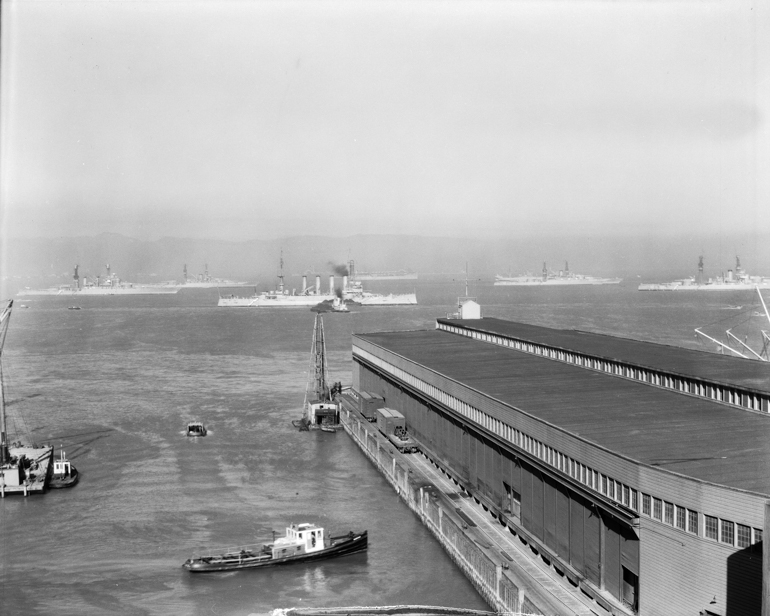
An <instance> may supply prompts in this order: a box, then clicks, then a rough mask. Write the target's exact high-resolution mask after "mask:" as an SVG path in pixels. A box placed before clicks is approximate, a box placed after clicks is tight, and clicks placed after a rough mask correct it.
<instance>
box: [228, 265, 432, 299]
mask: <svg viewBox="0 0 770 616" xmlns="http://www.w3.org/2000/svg"><path fill="white" fill-rule="evenodd" d="M349 265H350V266H352V265H353V263H352V261H351V262H350V264H349ZM344 269H345V271H346V272H348V273H350V269H349V268H344ZM354 271H355V270H354ZM284 278H285V277H284V274H283V256H281V260H280V273H279V274H278V288H277V289H275V290H272V291H264V292H262V293H259V292H257V291H256V290H255V292H254V294H253V295H251V296H249V297H238V296H236V295H234V294H231V295H226V296H222V295H220V297H219V302H218V304H217V305H218V306H220V307H225V308H232V307H252V308H271V307H273V308H286V307H291V306H294V307H303V306H304V307H307V308H312V307H315V306H318V305H319V304H322V303H324V302H326V303H328V304H333V303H334V301H335V299H336V298H337V291H336V290H335V276H334V274H330V275H329V287H328V291H325V290H324V289H322V287H321V276H320V275H318V274H317V275H316V277H315V280H316V282H315V285H313V286H308V282H307V275H303V276H302V288H301V289H300V290H299V291H297V290H296V289H293V290H291V291H290V290H289V289H287V288H286V285H285V283H284ZM341 294H342V299H343V300H344V302H345V304H354V305H359V306H414V305H416V304H417V295H416V294H415V293H402V294H395V293H389V294H387V295H384V294H381V293H372V292H370V291H366V290H364V288H363V284H362V283H361V282H360V281H358V280H353V279H352V278H351V277H349V276H348V275H347V274H345V275H343V276H342V287H341Z"/></svg>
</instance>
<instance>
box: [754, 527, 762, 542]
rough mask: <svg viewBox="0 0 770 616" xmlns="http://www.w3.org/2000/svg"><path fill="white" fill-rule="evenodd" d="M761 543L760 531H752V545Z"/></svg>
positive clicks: (757, 529)
mask: <svg viewBox="0 0 770 616" xmlns="http://www.w3.org/2000/svg"><path fill="white" fill-rule="evenodd" d="M761 542H762V530H761V529H759V528H755V529H754V543H761Z"/></svg>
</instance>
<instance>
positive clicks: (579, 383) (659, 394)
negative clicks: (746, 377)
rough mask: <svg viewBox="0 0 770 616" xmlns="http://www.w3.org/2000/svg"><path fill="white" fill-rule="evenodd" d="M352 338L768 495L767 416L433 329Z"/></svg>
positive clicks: (652, 456) (627, 450)
mask: <svg viewBox="0 0 770 616" xmlns="http://www.w3.org/2000/svg"><path fill="white" fill-rule="evenodd" d="M485 321H486V319H485ZM354 338H361V339H362V340H366V341H369V342H371V343H373V344H375V345H377V346H380V347H382V348H384V349H386V350H388V351H391V352H393V353H396V354H398V355H400V356H402V357H404V358H406V359H408V360H411V361H413V362H416V363H418V364H421V365H423V366H425V367H426V368H429V369H431V370H433V371H435V372H437V373H439V374H441V375H444V376H446V377H448V378H450V379H452V380H454V381H457V382H458V383H461V384H463V385H465V386H467V387H470V388H473V389H475V390H477V391H479V392H481V393H482V394H486V395H488V396H490V397H492V398H495V399H497V400H499V401H501V402H503V403H505V404H507V405H510V406H513V407H515V408H517V409H519V410H521V411H524V412H525V413H528V414H530V415H532V416H533V417H535V418H537V419H540V420H542V421H545V422H548V423H549V424H552V425H554V426H557V427H559V428H561V429H563V430H565V431H567V432H569V433H571V434H574V435H576V436H579V437H580V438H583V439H585V440H587V441H590V442H593V443H596V444H598V445H600V446H602V447H604V448H606V449H608V450H610V451H613V452H616V453H618V454H621V455H623V456H626V457H628V458H631V459H634V460H637V461H639V462H642V463H644V464H649V465H652V466H659V467H660V468H664V469H667V470H671V471H674V472H678V473H681V474H684V475H688V476H691V477H694V478H697V479H701V480H704V481H709V482H713V483H716V484H722V485H726V486H731V487H734V488H739V489H744V490H750V491H753V492H759V493H762V494H770V417H768V416H766V415H763V414H759V413H754V412H750V411H746V410H742V409H738V408H734V407H730V406H728V405H724V404H719V403H717V402H711V401H709V400H705V399H701V398H696V397H692V396H686V395H683V394H680V393H677V392H674V391H670V390H665V389H661V388H657V387H652V386H650V385H647V384H645V383H642V382H637V381H631V380H628V379H623V378H618V377H615V376H612V375H610V374H605V373H601V372H596V371H593V370H586V369H585V368H581V367H579V366H575V365H572V364H567V363H563V362H557V361H552V360H549V359H547V358H544V357H539V356H536V355H532V354H529V353H523V352H520V351H516V350H513V349H510V348H504V347H499V346H495V345H490V344H487V343H484V342H479V341H476V340H473V339H471V338H466V337H463V336H456V335H452V334H448V333H446V332H441V331H436V330H432V331H411V332H386V333H373V334H358V335H356V336H355V337H354ZM603 338H609V337H608V336H607V337H603ZM354 343H355V340H354ZM607 345H608V348H609V347H610V346H611V342H610V341H609V340H608V341H607ZM621 346H622V345H621ZM665 350H668V347H664V349H658V350H657V354H658V355H657V357H659V358H660V357H663V356H664V355H665ZM723 359H727V358H723ZM734 361H738V360H734ZM741 364H743V362H741ZM513 375H515V376H516V378H511V376H513ZM502 408H504V407H502ZM503 412H504V411H503Z"/></svg>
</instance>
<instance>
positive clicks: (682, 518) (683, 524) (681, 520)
mask: <svg viewBox="0 0 770 616" xmlns="http://www.w3.org/2000/svg"><path fill="white" fill-rule="evenodd" d="M686 520H687V512H686V510H685V508H684V507H679V506H677V508H676V527H677V528H681V529H682V530H686V528H687V521H686Z"/></svg>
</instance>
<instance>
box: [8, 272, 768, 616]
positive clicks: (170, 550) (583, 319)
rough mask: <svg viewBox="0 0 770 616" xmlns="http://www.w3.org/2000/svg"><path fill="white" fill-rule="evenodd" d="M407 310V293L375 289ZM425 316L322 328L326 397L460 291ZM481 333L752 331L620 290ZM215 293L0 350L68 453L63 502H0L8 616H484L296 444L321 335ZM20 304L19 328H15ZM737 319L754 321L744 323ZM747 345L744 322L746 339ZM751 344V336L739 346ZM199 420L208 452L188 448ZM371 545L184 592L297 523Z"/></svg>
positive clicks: (15, 404)
mask: <svg viewBox="0 0 770 616" xmlns="http://www.w3.org/2000/svg"><path fill="white" fill-rule="evenodd" d="M368 286H370V287H373V288H374V290H382V291H385V292H387V291H391V290H393V291H407V290H411V289H412V288H413V287H415V283H413V282H408V283H389V284H388V285H386V284H384V283H381V284H380V285H379V288H377V285H376V284H371V285H368ZM416 288H417V293H418V298H419V300H420V302H421V305H420V306H415V307H398V308H366V309H364V308H360V309H358V310H357V311H356V312H353V313H352V314H349V315H327V316H326V317H325V320H324V322H325V328H326V335H327V343H328V350H329V356H330V357H329V358H330V371H331V374H332V378H333V379H334V380H340V381H342V382H343V384H349V383H350V381H351V376H350V371H351V366H352V362H351V358H350V334H351V332H367V331H382V330H403V329H424V328H432V327H433V326H434V320H435V318H436V317H437V316H444V315H445V314H446V313H447V312H448V311H451V310H453V303H454V302H455V301H456V296H457V294H458V291H459V288H458V286H457V284H452V283H449V282H442V281H438V280H436V281H419V282H418V283H417V284H416ZM472 292H473V293H474V294H476V295H477V296H478V298H479V301H480V303H481V304H482V307H483V310H484V314H485V315H486V316H498V317H502V318H509V319H513V320H521V321H524V322H529V323H534V324H540V325H548V326H553V327H567V328H577V329H584V330H589V331H598V332H605V333H611V334H618V335H623V336H628V337H634V338H639V339H645V340H652V341H657V342H663V343H666V344H674V345H679V346H688V347H691V348H704V347H703V346H702V345H700V344H699V343H698V342H697V341H696V339H695V337H694V334H693V328H694V327H697V326H701V325H707V324H715V325H714V328H715V329H714V331H715V332H716V331H718V330H719V328H721V331H723V330H724V328H725V327H726V326H727V325H725V327H721V324H719V323H717V322H718V321H720V320H729V319H730V318H733V317H737V316H738V315H740V314H744V308H741V309H739V308H738V306H741V307H746V306H748V305H749V304H751V303H753V302H756V293H754V294H753V295H752V293H746V292H744V293H710V294H702V293H639V292H637V291H636V290H635V289H634V288H633V287H630V286H620V287H618V286H608V287H579V288H569V289H565V288H561V289H560V288H544V289H528V288H520V287H493V286H492V285H491V284H488V283H487V284H478V285H477V288H475V289H472ZM216 299H217V292H216V290H186V291H183V292H180V293H179V294H178V295H170V296H136V297H86V298H78V299H77V302H78V304H79V305H80V306H81V308H82V309H81V310H79V311H74V310H67V307H68V306H69V305H72V304H73V302H74V301H75V300H73V299H72V298H61V297H39V298H20V299H18V300H17V301H16V302H15V304H16V307H15V309H14V314H13V316H12V319H11V323H10V329H9V333H8V338H7V340H6V345H5V353H4V356H5V361H4V367H5V371H6V385H7V392H6V396H7V399H8V401H9V412H10V413H11V416H12V418H11V421H10V424H9V429H10V432H11V438H12V439H13V438H14V435H13V433H14V431H15V428H16V429H19V430H20V431H26V432H28V433H29V434H30V435H31V438H32V439H33V440H34V441H36V442H38V443H50V444H53V445H56V446H57V448H58V446H59V445H60V444H61V445H63V446H64V449H65V451H66V452H67V455H68V457H69V458H70V459H71V460H72V461H73V463H74V464H75V465H76V466H77V468H78V469H79V471H80V472H81V473H82V477H81V482H80V484H79V485H78V486H77V487H75V488H74V489H71V490H59V491H52V492H49V493H48V494H46V495H44V496H35V497H29V498H23V497H9V498H6V499H4V500H2V501H0V613H2V614H105V613H110V614H201V615H202V614H243V615H245V614H251V613H265V612H268V611H269V610H270V609H273V608H276V607H291V606H301V605H316V606H321V605H372V604H401V603H425V604H434V605H449V606H458V607H468V608H476V609H485V608H486V604H485V603H484V602H483V600H482V599H481V598H480V597H479V596H478V595H477V593H476V592H475V590H474V589H473V587H472V586H471V585H470V583H469V582H468V581H467V580H466V579H465V577H464V576H463V575H462V574H461V573H460V572H459V571H458V570H456V569H455V567H454V565H453V564H452V562H451V561H450V560H449V558H448V557H447V556H446V555H445V554H444V552H443V550H442V549H441V547H440V546H439V545H438V544H437V543H436V542H435V541H434V540H433V539H432V537H431V536H430V535H429V533H428V532H427V531H426V530H425V529H424V528H423V526H422V525H421V524H420V522H419V521H418V519H417V518H416V517H415V516H414V515H413V514H412V513H411V512H410V511H409V509H408V508H407V507H406V506H405V505H404V504H403V503H401V502H400V501H399V499H398V498H397V497H396V495H395V493H394V492H393V490H392V489H391V488H390V486H389V485H388V484H387V483H386V482H385V480H384V479H383V478H382V477H381V476H380V475H379V473H378V472H376V471H375V470H374V469H373V468H372V467H371V465H370V464H369V462H368V461H367V460H366V458H365V457H364V456H363V454H362V453H361V452H360V451H359V450H358V449H357V448H356V447H355V446H354V445H353V444H352V442H351V441H350V439H349V438H348V437H347V436H346V435H345V434H344V433H338V434H334V435H332V434H326V433H316V432H314V433H299V432H297V431H295V430H294V429H293V428H292V427H291V424H290V421H291V419H294V418H297V417H299V415H300V412H301V406H302V401H303V398H304V391H305V383H306V374H307V370H308V368H309V360H310V356H309V351H310V344H311V337H312V327H313V318H314V315H313V313H311V312H310V311H309V310H305V309H286V310H277V309H224V308H217V307H216ZM21 304H26V305H27V306H29V308H26V309H24V308H21V307H20V305H21ZM747 314H748V316H747V318H751V319H754V321H755V322H756V323H757V327H758V324H759V321H757V317H755V316H752V313H751V312H749V313H747ZM748 327H749V328H751V327H753V322H749V323H748ZM747 331H749V330H747ZM193 419H200V420H202V421H204V423H205V424H206V425H207V426H208V427H209V429H210V433H209V436H207V437H206V438H203V439H190V438H187V437H185V436H184V428H185V426H186V424H187V422H188V421H190V420H193ZM301 521H312V522H317V523H319V524H321V525H323V526H325V527H327V528H329V529H331V530H335V531H343V532H347V531H348V530H349V529H359V528H366V529H368V530H369V536H370V548H369V551H368V553H365V554H359V555H354V556H351V557H346V558H342V559H337V560H330V561H326V562H322V563H318V564H313V565H299V566H294V567H286V568H280V567H279V568H275V569H267V570H261V571H242V572H233V573H226V574H213V575H202V576H192V575H190V574H189V573H187V572H185V571H183V570H182V569H181V563H182V562H183V561H184V560H185V559H186V558H188V557H189V556H190V555H191V554H192V553H193V552H194V551H196V550H197V549H199V548H205V547H215V546H229V545H237V544H239V543H253V542H257V541H261V540H264V539H267V538H269V537H270V536H271V530H273V529H275V530H277V531H279V532H281V533H282V529H283V527H284V526H285V525H286V524H288V523H292V522H301Z"/></svg>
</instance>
